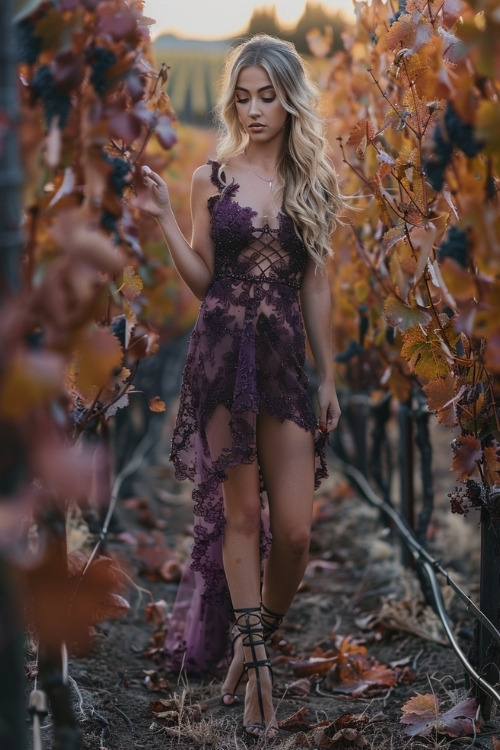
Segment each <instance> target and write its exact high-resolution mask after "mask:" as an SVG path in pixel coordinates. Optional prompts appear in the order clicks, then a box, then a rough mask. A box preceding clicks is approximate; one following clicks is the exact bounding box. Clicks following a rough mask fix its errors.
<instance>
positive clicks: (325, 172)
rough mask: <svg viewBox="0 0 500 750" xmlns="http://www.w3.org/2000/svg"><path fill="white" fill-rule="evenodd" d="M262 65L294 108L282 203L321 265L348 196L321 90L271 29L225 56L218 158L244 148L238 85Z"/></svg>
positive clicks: (281, 169)
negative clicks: (322, 113)
mask: <svg viewBox="0 0 500 750" xmlns="http://www.w3.org/2000/svg"><path fill="white" fill-rule="evenodd" d="M248 66H258V67H261V68H263V69H264V70H265V71H266V73H267V74H268V76H269V78H270V80H271V83H272V85H273V87H274V89H275V91H276V95H277V97H278V99H279V101H280V102H281V104H282V106H283V107H284V108H285V110H286V111H287V112H288V113H289V114H288V118H287V119H288V122H287V126H286V135H285V141H284V149H283V154H282V156H281V158H280V161H279V163H278V174H279V175H280V177H281V178H282V182H283V185H284V192H283V205H284V209H285V211H286V213H288V215H289V216H290V217H291V218H292V220H293V222H294V224H295V228H296V231H297V232H298V233H299V235H300V237H301V239H302V241H303V242H304V244H305V246H306V248H307V250H308V252H309V253H310V255H311V256H312V257H313V258H314V260H315V261H316V263H317V264H318V265H319V266H323V265H324V263H325V259H326V257H327V256H328V255H331V254H332V248H331V244H330V241H331V234H332V232H333V230H334V229H335V226H336V224H337V221H338V216H339V212H340V210H341V208H342V207H343V205H344V201H343V198H342V196H341V195H340V192H339V187H338V181H337V175H336V172H335V169H334V166H333V164H332V163H331V161H330V159H329V158H328V156H327V147H328V143H327V140H326V138H325V135H324V125H323V122H322V120H321V119H320V117H319V115H318V90H317V88H316V86H315V85H314V84H313V83H312V81H311V80H310V78H309V76H308V74H307V71H306V68H305V64H304V62H303V60H302V59H301V57H300V56H299V54H298V53H297V51H296V49H295V47H294V46H293V44H291V43H290V42H286V41H284V40H282V39H277V38H276V37H272V36H268V35H267V34H257V35H256V36H254V37H252V38H251V39H250V40H248V41H246V42H243V43H242V44H240V45H238V46H237V47H235V48H234V49H233V50H231V51H230V52H229V54H228V56H227V59H226V67H225V71H224V76H223V79H222V86H221V94H220V97H219V101H218V103H217V106H216V114H217V115H218V118H219V123H220V125H221V128H220V131H221V132H220V138H219V142H218V147H217V161H218V162H219V164H221V165H223V164H224V163H225V162H226V161H227V160H228V159H229V158H230V157H231V156H235V155H236V154H238V153H241V152H242V151H244V149H245V147H246V145H247V143H248V136H247V134H246V133H245V132H244V131H242V129H241V125H240V122H239V119H238V115H237V112H236V100H235V89H236V83H237V80H238V76H239V74H240V72H241V70H242V69H243V68H245V67H248Z"/></svg>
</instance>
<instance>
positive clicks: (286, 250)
mask: <svg viewBox="0 0 500 750" xmlns="http://www.w3.org/2000/svg"><path fill="white" fill-rule="evenodd" d="M210 164H211V165H212V182H213V184H214V185H215V186H216V187H217V188H218V190H219V193H218V194H217V195H214V196H212V197H211V198H209V201H208V208H209V211H210V214H211V217H212V241H213V243H214V249H215V267H214V278H215V279H221V278H228V277H229V278H233V279H237V280H241V281H261V282H262V281H265V282H272V281H275V282H281V283H283V284H286V285H287V286H289V287H291V288H292V289H299V288H300V285H301V283H302V279H303V277H304V271H305V268H306V264H307V257H308V256H307V250H306V248H305V246H304V243H303V242H302V240H301V239H300V237H299V236H298V235H297V233H296V231H295V227H294V224H293V221H292V219H291V218H290V217H289V216H288V215H287V214H285V213H280V214H279V226H278V228H277V229H271V228H270V226H269V224H268V223H267V222H266V223H264V224H263V225H262V226H255V225H254V223H253V219H254V218H255V217H256V216H257V212H256V211H254V210H253V209H252V208H250V207H248V206H240V204H239V203H238V202H237V201H236V200H235V195H236V193H237V192H238V189H239V185H238V184H237V183H236V182H234V181H233V182H231V183H230V184H229V185H225V184H224V183H223V182H222V181H221V179H220V178H219V169H220V167H219V164H218V163H217V162H210Z"/></svg>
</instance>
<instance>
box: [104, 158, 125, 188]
mask: <svg viewBox="0 0 500 750" xmlns="http://www.w3.org/2000/svg"><path fill="white" fill-rule="evenodd" d="M104 160H105V161H106V162H107V163H108V164H111V175H110V178H109V181H110V185H111V187H112V188H113V190H114V191H115V193H116V194H117V195H119V196H120V198H121V196H122V195H123V190H124V188H125V186H126V185H127V183H128V177H129V174H130V164H129V163H128V162H127V161H125V159H119V158H118V157H116V156H109V154H107V153H106V152H104Z"/></svg>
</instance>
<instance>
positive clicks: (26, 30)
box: [15, 18, 42, 65]
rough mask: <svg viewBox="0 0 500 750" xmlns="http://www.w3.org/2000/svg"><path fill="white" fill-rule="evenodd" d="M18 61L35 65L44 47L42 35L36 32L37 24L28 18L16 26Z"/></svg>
mask: <svg viewBox="0 0 500 750" xmlns="http://www.w3.org/2000/svg"><path fill="white" fill-rule="evenodd" d="M15 36H16V53H17V62H19V63H27V64H28V65H34V64H35V63H36V61H37V58H38V55H39V54H40V51H41V49H42V44H41V40H40V37H38V36H36V34H35V24H34V23H33V21H30V20H29V19H28V18H26V19H24V20H23V21H20V22H19V23H17V24H16V26H15Z"/></svg>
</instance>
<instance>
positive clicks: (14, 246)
mask: <svg viewBox="0 0 500 750" xmlns="http://www.w3.org/2000/svg"><path fill="white" fill-rule="evenodd" d="M18 117H19V108H18V101H17V78H16V59H15V42H14V34H13V0H2V2H1V3H0V310H1V307H2V304H3V303H4V302H5V300H6V298H8V297H9V296H10V295H12V294H14V293H16V292H17V291H18V289H19V279H20V258H21V247H22V237H21V229H20V227H21V209H20V205H21V199H20V191H21V184H22V172H21V168H20V164H19V151H18V144H17V137H16V131H17V122H18ZM8 356H9V352H8V351H5V347H4V344H3V342H2V341H1V339H0V381H1V378H2V372H3V363H4V362H5V359H6V358H7V357H8ZM3 458H4V460H3V461H2V463H0V497H3V498H4V499H3V502H8V496H9V495H10V494H11V493H12V491H13V489H14V486H13V485H15V477H16V475H17V474H16V470H15V467H14V466H11V465H10V463H9V461H8V460H7V461H5V456H4V457H3ZM20 619H21V618H20V615H19V606H18V602H17V600H16V596H15V589H14V586H13V584H12V581H11V580H10V575H9V569H8V565H7V563H6V561H5V560H3V559H2V557H1V556H0V747H2V748H16V750H24V748H26V747H27V737H26V709H25V706H26V695H25V681H24V649H23V630H22V627H21V625H20Z"/></svg>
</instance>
